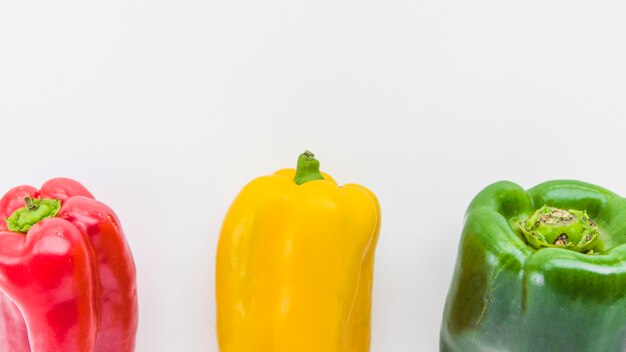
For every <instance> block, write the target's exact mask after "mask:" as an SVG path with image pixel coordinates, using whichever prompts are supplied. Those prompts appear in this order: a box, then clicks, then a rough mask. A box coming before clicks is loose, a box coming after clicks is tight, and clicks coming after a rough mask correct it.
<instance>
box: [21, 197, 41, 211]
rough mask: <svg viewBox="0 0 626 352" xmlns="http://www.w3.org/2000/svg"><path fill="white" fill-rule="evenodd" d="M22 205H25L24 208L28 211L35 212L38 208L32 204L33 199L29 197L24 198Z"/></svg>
mask: <svg viewBox="0 0 626 352" xmlns="http://www.w3.org/2000/svg"><path fill="white" fill-rule="evenodd" d="M24 203H26V208H28V210H35V209H37V208H39V206H38V205H36V204H35V203H33V199H32V198H31V197H30V196H26V197H24Z"/></svg>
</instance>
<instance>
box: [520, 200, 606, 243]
mask: <svg viewBox="0 0 626 352" xmlns="http://www.w3.org/2000/svg"><path fill="white" fill-rule="evenodd" d="M519 228H520V230H521V232H522V234H523V235H524V238H525V239H526V242H528V244H529V245H530V246H532V247H534V248H535V249H541V248H564V249H569V250H572V251H576V252H584V253H589V254H590V253H592V252H593V248H594V247H595V246H596V244H597V242H598V239H599V235H600V231H599V230H598V226H597V225H596V224H595V223H594V222H593V221H591V219H590V218H589V215H587V211H585V210H573V209H570V210H564V209H559V208H554V207H550V206H548V205H544V206H543V207H541V208H539V209H537V210H536V211H535V212H534V213H533V215H531V216H530V217H529V218H528V220H526V222H525V223H519Z"/></svg>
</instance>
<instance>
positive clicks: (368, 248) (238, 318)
mask: <svg viewBox="0 0 626 352" xmlns="http://www.w3.org/2000/svg"><path fill="white" fill-rule="evenodd" d="M379 227H380V209H379V206H378V201H377V200H376V197H375V196H374V195H373V194H372V193H371V192H370V191H369V190H367V189H365V188H364V187H361V186H358V185H354V184H348V185H344V186H342V187H338V186H337V184H336V183H335V181H334V180H333V179H332V178H331V177H330V176H328V175H326V174H321V173H320V171H319V162H318V161H317V160H315V159H314V158H313V155H312V154H310V153H305V154H303V155H301V156H300V159H299V162H298V168H297V170H293V169H286V170H281V171H278V172H276V173H275V174H274V175H271V176H264V177H260V178H257V179H255V180H253V181H252V182H250V183H249V184H248V185H247V186H246V187H245V188H244V189H243V190H242V191H241V193H240V194H239V196H238V197H237V198H236V199H235V201H234V202H233V204H232V205H231V207H230V209H229V211H228V214H227V215H226V218H225V220H224V223H223V227H222V230H221V234H220V239H219V244H218V249H217V268H216V296H217V297H216V298H217V336H218V343H219V348H220V351H222V352H255V351H258V352H293V351H298V352H308V351H314V352H320V351H324V352H347V351H353V352H360V351H368V350H369V344H370V308H371V293H372V278H373V265H374V249H375V247H376V242H377V238H378V231H379Z"/></svg>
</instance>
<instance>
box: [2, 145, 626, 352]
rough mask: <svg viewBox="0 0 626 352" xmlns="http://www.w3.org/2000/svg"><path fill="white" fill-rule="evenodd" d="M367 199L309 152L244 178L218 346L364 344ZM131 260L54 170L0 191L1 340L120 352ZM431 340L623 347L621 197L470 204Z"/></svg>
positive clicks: (119, 238) (519, 194)
mask: <svg viewBox="0 0 626 352" xmlns="http://www.w3.org/2000/svg"><path fill="white" fill-rule="evenodd" d="M380 219H381V218H380V206H379V204H378V201H377V199H376V197H375V196H374V194H373V193H372V192H371V191H369V190H368V189H366V188H364V187H362V186H359V185H355V184H347V185H343V186H341V187H340V186H338V185H337V183H336V182H335V181H334V180H333V179H332V177H330V176H329V175H327V174H325V173H323V172H321V171H320V169H319V162H318V161H317V160H316V159H315V158H314V156H313V154H312V153H310V152H305V153H303V154H302V155H300V157H299V159H298V164H297V168H296V169H283V170H279V171H277V172H276V173H275V174H273V175H270V176H263V177H259V178H257V179H255V180H253V181H252V182H250V183H249V184H248V185H247V186H245V187H244V188H243V190H242V191H241V192H240V194H239V195H238V196H237V198H236V199H235V200H234V202H233V203H232V205H231V207H230V209H229V210H228V213H227V214H226V217H225V219H224V222H223V225H222V230H221V233H220V237H219V243H218V248H217V255H216V301H217V337H218V345H219V348H220V351H222V352H256V351H258V352H287V351H298V352H308V351H324V352H360V351H369V348H370V347H369V346H370V315H371V314H370V312H371V295H372V283H373V266H374V252H375V248H376V243H377V241H378V234H379V230H380ZM136 329H137V293H136V283H135V265H134V262H133V258H132V255H131V252H130V249H129V247H128V244H127V243H126V239H125V237H124V234H123V231H122V228H121V226H120V223H119V220H118V219H117V217H116V215H115V214H114V213H113V211H112V210H111V209H110V208H108V207H107V206H106V205H104V204H103V203H100V202H98V201H97V200H95V199H94V197H93V196H92V195H91V193H90V192H89V191H88V190H87V189H86V188H85V187H83V186H82V185H81V184H80V183H78V182H76V181H73V180H70V179H63V178H57V179H52V180H50V181H48V182H46V183H45V184H44V185H43V186H42V187H41V188H40V189H36V188H34V187H31V186H20V187H16V188H13V189H12V190H10V191H9V192H8V193H7V194H6V195H5V196H4V197H2V199H0V351H7V352H27V351H33V352H57V351H67V352H73V351H76V352H90V351H95V352H130V351H133V350H134V346H135V333H136ZM440 341H441V342H440V349H441V351H443V352H448V351H450V352H458V351H464V352H472V351H509V352H526V351H603V352H624V351H626V199H624V198H622V197H619V196H618V195H616V194H614V193H612V192H610V191H608V190H605V189H603V188H600V187H597V186H593V185H590V184H586V183H582V182H576V181H552V182H547V183H544V184H541V185H539V186H536V187H534V188H532V189H530V190H528V191H526V190H524V189H522V188H521V187H519V186H517V185H515V184H513V183H510V182H499V183H495V184H493V185H491V186H489V187H487V188H486V189H485V190H483V191H482V192H480V193H479V194H478V195H477V196H476V197H475V198H474V200H473V201H472V202H471V204H470V206H469V208H468V210H467V213H466V220H465V226H464V229H463V233H462V237H461V242H460V246H459V252H458V259H457V265H456V269H455V272H454V276H453V280H452V284H451V286H450V291H449V294H448V298H447V301H446V305H445V309H444V316H443V322H442V326H441V340H440Z"/></svg>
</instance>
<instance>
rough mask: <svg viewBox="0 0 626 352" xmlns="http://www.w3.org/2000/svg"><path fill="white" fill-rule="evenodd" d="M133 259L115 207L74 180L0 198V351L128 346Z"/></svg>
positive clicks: (102, 351) (109, 351)
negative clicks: (100, 199) (112, 207)
mask: <svg viewBox="0 0 626 352" xmlns="http://www.w3.org/2000/svg"><path fill="white" fill-rule="evenodd" d="M136 329H137V293H136V288H135V265H134V262H133V258H132V256H131V252H130V249H129V247H128V245H127V243H126V240H125V237H124V234H123V232H122V228H121V227H120V223H119V221H118V219H117V217H116V216H115V214H114V213H113V211H112V210H111V209H110V208H109V207H107V206H106V205H104V204H102V203H100V202H98V201H97V200H95V199H94V197H93V196H92V195H91V193H89V191H88V190H87V189H86V188H85V187H83V186H82V185H81V184H79V183H78V182H76V181H73V180H70V179H64V178H56V179H52V180H50V181H48V182H46V183H45V184H44V185H43V186H42V187H41V189H39V190H37V189H36V188H34V187H31V186H20V187H15V188H13V189H11V190H10V191H9V192H8V193H7V194H6V195H5V196H4V197H2V199H0V351H3V352H28V351H32V352H92V351H95V352H131V351H133V350H134V346H135V332H136Z"/></svg>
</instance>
